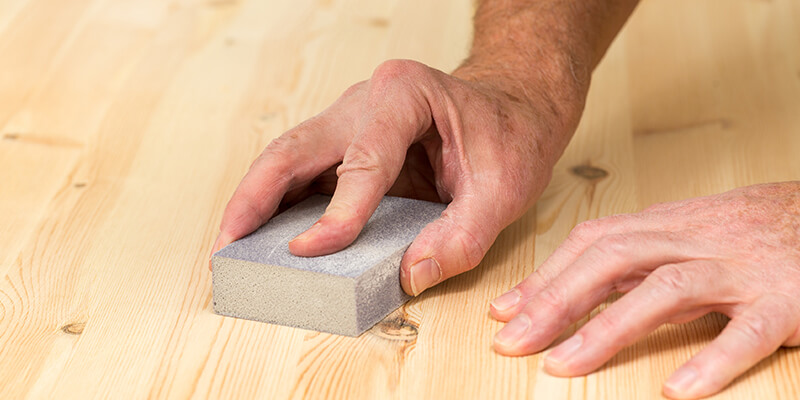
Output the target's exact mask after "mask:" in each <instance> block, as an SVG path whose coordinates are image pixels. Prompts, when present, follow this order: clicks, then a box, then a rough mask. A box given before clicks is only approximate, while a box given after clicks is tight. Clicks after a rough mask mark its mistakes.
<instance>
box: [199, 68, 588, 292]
mask: <svg viewBox="0 0 800 400" xmlns="http://www.w3.org/2000/svg"><path fill="white" fill-rule="evenodd" d="M463 74H464V76H468V77H470V78H474V77H475V76H478V75H480V76H481V79H475V80H474V81H469V80H463V79H459V78H456V77H454V76H451V75H448V74H445V73H443V72H441V71H438V70H435V69H432V68H430V67H427V66H425V65H423V64H420V63H417V62H413V61H405V60H394V61H387V62H385V63H383V64H382V65H380V66H379V67H378V68H377V69H376V70H375V72H374V74H373V76H372V78H371V79H370V80H368V81H365V82H361V83H358V84H356V85H354V86H352V87H350V88H349V89H348V90H347V91H346V92H345V93H344V94H343V95H342V96H341V97H340V98H339V99H338V100H337V101H336V102H335V103H334V104H333V105H332V106H331V107H330V108H328V109H326V110H325V111H323V112H322V113H321V114H319V115H317V116H316V117H314V118H311V119H310V120H308V121H306V122H304V123H302V124H300V125H299V126H297V127H296V128H294V129H291V130H290V131H288V132H286V133H285V134H283V135H282V136H281V137H279V138H278V139H276V140H274V141H273V142H272V143H271V144H270V145H269V146H267V148H266V149H265V150H264V152H263V153H262V154H261V155H260V156H259V157H258V159H256V160H255V162H254V163H253V164H252V166H251V167H250V170H249V172H248V173H247V175H246V176H245V177H244V179H243V180H242V182H241V183H240V184H239V187H238V188H237V189H236V192H235V193H234V195H233V197H232V198H231V200H230V202H229V203H228V206H227V208H226V209H225V213H224V215H223V218H222V224H221V226H220V230H221V232H220V235H219V237H218V239H217V241H216V243H215V245H214V247H213V251H214V252H215V251H217V250H219V249H220V248H222V247H224V246H225V245H227V244H228V243H230V242H232V241H234V240H236V239H238V238H241V237H243V236H245V235H247V234H248V233H250V232H252V231H254V230H255V229H256V228H258V227H259V226H261V225H262V224H264V223H265V222H267V220H269V219H270V217H272V215H274V214H275V212H276V211H277V210H278V209H279V207H281V206H282V205H285V204H287V203H293V202H296V201H299V200H301V199H303V198H304V197H306V196H308V195H309V194H311V193H313V192H317V191H320V192H328V193H329V192H331V191H333V198H332V200H331V203H330V205H329V206H328V208H327V210H326V211H325V214H324V215H323V216H322V217H321V218H320V219H319V221H318V222H317V223H316V224H314V225H313V226H312V227H311V228H310V229H309V230H307V231H306V232H304V233H302V234H301V235H299V236H298V237H296V238H294V239H293V240H292V241H290V243H289V249H290V251H291V252H292V253H293V254H295V255H298V256H317V255H322V254H328V253H332V252H335V251H337V250H340V249H342V248H344V247H345V246H347V245H349V244H350V243H352V242H353V241H354V240H355V239H356V237H357V236H358V234H359V232H360V231H361V229H362V228H363V227H364V225H365V223H366V222H367V220H368V219H369V217H370V216H371V215H372V213H373V212H374V211H375V209H376V207H377V206H378V203H379V202H380V200H381V198H382V197H383V196H384V194H387V193H388V194H390V195H395V196H406V197H414V198H419V199H425V200H432V201H441V202H449V205H448V206H447V209H446V210H445V211H444V212H443V213H442V215H441V218H439V219H437V220H436V221H434V222H433V223H431V224H429V225H428V226H427V227H425V229H424V230H423V231H422V232H421V233H420V234H419V236H417V238H416V239H415V240H414V242H413V244H412V245H411V246H410V247H409V249H408V250H407V251H406V253H405V256H404V257H403V260H402V264H401V284H402V286H403V289H404V290H405V291H406V292H407V293H409V294H413V295H418V294H419V293H420V292H422V291H423V290H425V289H426V288H429V287H431V286H433V285H435V284H437V283H439V282H441V281H442V280H444V279H447V278H449V277H451V276H453V275H456V274H459V273H461V272H464V271H466V270H469V269H471V268H473V267H475V266H476V265H477V264H478V263H479V262H480V261H481V259H482V258H483V256H484V255H485V254H486V251H487V250H488V249H489V246H491V244H492V243H493V242H494V240H495V238H496V237H497V235H498V234H499V232H500V231H501V230H502V229H503V228H505V227H506V226H507V225H508V224H510V223H511V222H513V221H514V220H515V219H517V218H518V217H519V216H520V215H522V214H523V213H524V212H525V210H527V209H528V207H529V206H530V205H532V203H533V202H534V201H535V200H536V199H537V198H538V196H539V195H540V194H541V192H542V190H543V188H544V187H545V186H546V185H547V183H548V181H549V179H550V175H551V170H552V165H553V164H554V163H555V161H556V159H557V158H558V157H559V156H560V155H561V152H562V150H563V148H564V146H566V143H567V141H568V140H569V136H570V135H571V133H572V131H573V130H574V128H575V125H577V122H578V118H579V116H580V112H581V109H582V106H583V101H582V100H583V99H582V98H581V99H580V101H566V102H565V101H556V100H553V98H552V97H550V96H549V94H551V93H553V91H552V90H550V88H549V87H546V86H545V84H538V85H537V84H536V83H535V82H534V83H530V82H528V83H527V84H528V87H527V90H525V91H524V93H515V91H514V90H513V88H514V87H515V84H506V82H505V81H503V79H502V78H501V77H498V76H491V77H490V75H491V74H489V73H487V72H486V71H479V70H477V69H475V68H465V69H463ZM567 74H568V71H565V73H564V76H567ZM548 84H552V79H550V81H549V82H548ZM587 84H588V83H587ZM570 89H571V88H568V87H567V86H566V84H564V85H562V86H561V89H560V91H559V93H557V94H558V95H559V96H560V97H559V98H560V99H561V98H564V97H565V96H563V93H565V92H568V91H569V90H570ZM577 92H581V93H583V89H581V90H579V91H577ZM337 166H338V167H337ZM334 188H335V190H333V189H334Z"/></svg>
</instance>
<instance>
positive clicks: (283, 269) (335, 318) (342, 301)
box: [212, 195, 445, 336]
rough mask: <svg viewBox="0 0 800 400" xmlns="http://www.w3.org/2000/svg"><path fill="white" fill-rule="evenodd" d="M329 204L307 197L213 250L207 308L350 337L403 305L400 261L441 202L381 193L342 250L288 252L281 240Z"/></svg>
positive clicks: (308, 223)
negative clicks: (359, 229) (361, 226)
mask: <svg viewBox="0 0 800 400" xmlns="http://www.w3.org/2000/svg"><path fill="white" fill-rule="evenodd" d="M329 202H330V197H328V196H321V195H316V196H312V197H310V198H308V199H307V200H305V201H303V202H302V203H300V204H298V205H296V206H294V207H292V208H290V209H289V210H287V211H285V212H284V213H282V214H280V215H278V216H276V217H275V218H273V219H272V220H270V221H269V222H268V223H267V224H265V225H264V226H262V227H261V228H259V229H258V230H256V231H255V232H253V233H252V234H250V235H249V236H246V237H244V238H242V239H240V240H237V241H235V242H233V243H231V244H230V245H228V246H226V247H225V248H223V249H222V250H220V251H218V252H217V253H215V254H214V256H213V257H212V266H213V278H212V280H213V287H214V311H215V312H216V313H218V314H221V315H227V316H232V317H238V318H246V319H252V320H257V321H263V322H269V323H274V324H280V325H287V326H293V327H298V328H304V329H311V330H317V331H323V332H330V333H336V334H340V335H347V336H358V335H360V334H361V333H362V332H364V331H365V330H367V329H369V328H370V327H372V326H373V325H374V324H375V323H377V322H378V321H380V320H381V319H382V318H383V317H385V316H386V315H387V314H389V313H390V312H392V311H393V310H395V309H396V308H397V307H399V306H401V305H402V304H403V303H405V302H406V301H407V300H408V299H409V298H410V297H409V296H408V295H406V294H405V293H404V292H403V289H402V288H401V287H400V278H399V272H400V260H401V258H402V257H403V253H404V252H405V250H406V248H408V246H409V245H410V244H411V241H412V240H413V239H414V237H416V235H417V234H418V233H419V232H420V231H421V230H422V228H424V227H425V225H427V224H428V223H430V222H432V221H433V220H435V219H436V218H438V217H439V215H440V214H441V212H442V211H443V210H444V208H445V205H444V204H439V203H431V202H427V201H420V200H413V199H406V198H401V197H390V196H386V197H384V199H383V201H382V202H381V203H380V205H379V206H378V209H377V210H376V211H375V213H374V214H373V215H372V217H371V218H370V219H369V221H368V222H367V225H366V226H365V227H364V230H363V231H362V232H361V234H360V235H359V237H358V239H356V241H355V242H353V244H351V245H350V246H348V247H347V248H345V249H344V250H341V251H339V252H337V253H334V254H330V255H325V256H319V257H297V256H294V255H292V254H291V253H290V252H289V240H291V239H293V238H294V237H295V236H297V235H299V234H300V233H302V232H303V231H305V230H306V229H308V228H309V227H311V225H312V224H314V223H315V222H316V221H317V219H319V217H321V216H322V214H323V212H324V211H325V207H327V205H328V203H329Z"/></svg>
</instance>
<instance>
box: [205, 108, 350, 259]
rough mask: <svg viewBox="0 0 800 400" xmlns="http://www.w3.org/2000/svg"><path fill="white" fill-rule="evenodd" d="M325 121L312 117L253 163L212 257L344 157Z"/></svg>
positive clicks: (225, 216) (226, 215) (228, 208)
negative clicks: (289, 196)
mask: <svg viewBox="0 0 800 400" xmlns="http://www.w3.org/2000/svg"><path fill="white" fill-rule="evenodd" d="M328 120H329V119H328V118H319V117H318V118H313V119H311V120H308V121H306V122H304V123H303V124H301V125H299V126H297V127H296V128H294V129H292V130H290V131H288V132H286V133H285V134H283V135H281V136H280V137H279V138H277V139H275V140H274V141H272V142H271V143H270V144H269V145H268V146H267V148H266V149H264V151H263V152H262V153H261V155H260V156H259V157H258V158H257V159H256V160H255V161H254V162H253V164H252V165H251V166H250V169H249V170H248V172H247V174H246V175H245V176H244V178H243V179H242V181H241V183H239V186H238V187H237V188H236V191H235V192H234V194H233V196H232V197H231V199H230V201H229V202H228V205H227V206H226V208H225V212H224V213H223V216H222V222H221V224H220V234H219V236H218V238H217V241H216V243H215V244H214V246H213V249H212V254H213V253H215V252H217V251H218V250H219V249H221V248H223V247H225V246H226V245H228V244H229V243H231V242H233V241H234V240H237V239H239V238H241V237H243V236H245V235H247V234H249V233H251V232H253V231H254V230H255V229H256V228H258V227H259V226H261V225H263V224H264V223H266V222H267V221H268V220H269V219H270V218H271V217H272V215H273V214H274V213H275V211H276V210H277V208H278V206H279V204H280V203H281V199H282V198H283V196H284V194H285V193H286V192H287V191H290V190H293V189H296V188H297V187H298V186H302V185H305V184H307V183H308V182H310V181H311V180H312V179H313V178H314V177H316V176H317V175H318V174H320V173H321V172H323V171H325V170H326V169H327V168H329V167H330V166H331V165H334V164H336V163H337V162H338V161H339V160H340V159H341V157H342V155H343V154H344V145H340V144H338V143H337V138H336V135H331V134H329V131H328V130H327V129H329V128H335V124H334V123H329V122H328Z"/></svg>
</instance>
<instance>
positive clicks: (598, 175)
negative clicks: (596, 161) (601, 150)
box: [570, 165, 608, 181]
mask: <svg viewBox="0 0 800 400" xmlns="http://www.w3.org/2000/svg"><path fill="white" fill-rule="evenodd" d="M570 171H572V173H573V174H575V175H577V176H579V177H581V178H583V179H586V180H589V181H599V180H600V179H603V178H605V177H607V176H608V171H606V170H604V169H602V168H597V167H593V166H591V165H578V166H577V167H573V168H572V169H571V170H570Z"/></svg>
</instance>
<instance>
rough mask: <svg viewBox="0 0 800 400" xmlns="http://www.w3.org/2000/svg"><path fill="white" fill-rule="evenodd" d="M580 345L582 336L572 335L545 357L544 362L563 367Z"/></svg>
mask: <svg viewBox="0 0 800 400" xmlns="http://www.w3.org/2000/svg"><path fill="white" fill-rule="evenodd" d="M581 345H583V336H581V335H572V337H571V338H569V339H567V340H565V341H564V342H562V343H561V344H560V345H558V346H556V348H555V349H553V350H552V351H551V352H550V354H548V355H547V358H546V359H545V361H546V362H548V363H552V364H561V365H563V364H565V363H566V362H567V361H569V359H570V358H572V356H574V355H575V353H577V352H578V349H580V348H581Z"/></svg>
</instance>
